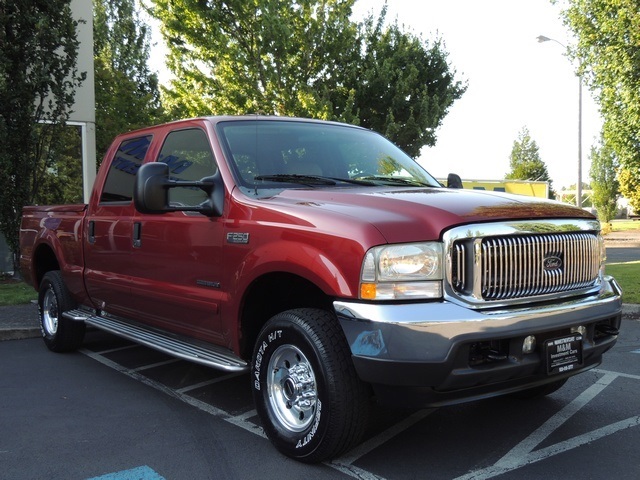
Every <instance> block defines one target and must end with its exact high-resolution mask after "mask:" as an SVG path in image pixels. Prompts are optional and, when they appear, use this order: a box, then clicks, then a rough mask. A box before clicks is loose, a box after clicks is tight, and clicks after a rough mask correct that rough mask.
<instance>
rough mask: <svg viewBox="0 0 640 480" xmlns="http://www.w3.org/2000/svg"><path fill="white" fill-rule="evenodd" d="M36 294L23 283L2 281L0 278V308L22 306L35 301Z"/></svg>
mask: <svg viewBox="0 0 640 480" xmlns="http://www.w3.org/2000/svg"><path fill="white" fill-rule="evenodd" d="M37 298H38V293H37V292H36V291H35V290H34V289H33V287H31V286H30V285H27V284H26V283H24V282H16V281H15V280H12V279H10V280H6V281H5V280H3V278H2V277H1V276H0V307H5V306H7V305H22V304H26V303H29V302H31V301H32V300H36V299H37Z"/></svg>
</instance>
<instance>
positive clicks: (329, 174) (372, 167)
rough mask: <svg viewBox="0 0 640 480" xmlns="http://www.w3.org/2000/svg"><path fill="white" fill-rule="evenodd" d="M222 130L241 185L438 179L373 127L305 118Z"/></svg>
mask: <svg viewBox="0 0 640 480" xmlns="http://www.w3.org/2000/svg"><path fill="white" fill-rule="evenodd" d="M218 133H219V135H220V138H221V140H222V143H223V145H224V147H225V149H226V150H227V157H228V158H229V159H230V162H231V164H232V165H231V167H232V168H233V169H234V170H235V174H236V177H237V180H238V182H239V184H240V186H241V187H244V188H243V190H245V191H247V192H248V193H257V190H258V189H264V188H267V189H273V188H280V189H282V188H290V187H291V186H303V187H310V186H311V187H329V186H331V187H333V186H353V185H361V186H372V185H393V186H413V187H415V186H428V187H439V186H440V184H439V183H438V182H437V181H436V180H435V179H434V178H433V177H431V175H429V174H428V173H427V172H426V171H425V170H424V169H423V168H422V167H421V166H420V165H418V164H417V163H416V162H415V161H414V160H412V159H411V158H410V157H409V156H408V155H407V154H405V153H404V152H403V151H402V150H400V149H399V148H398V147H396V146H395V145H393V144H392V143H391V142H389V141H388V140H386V139H385V138H384V137H382V136H381V135H378V134H376V133H374V132H371V131H369V130H364V129H361V128H356V127H352V126H349V125H340V124H328V123H320V122H306V121H277V120H241V121H229V122H221V123H220V124H219V125H218Z"/></svg>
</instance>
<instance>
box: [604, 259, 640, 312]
mask: <svg viewBox="0 0 640 480" xmlns="http://www.w3.org/2000/svg"><path fill="white" fill-rule="evenodd" d="M639 268H640V262H627V263H612V264H609V265H607V266H606V270H605V271H606V272H607V275H611V276H613V277H614V278H615V279H616V280H617V281H618V283H619V284H620V286H621V287H622V292H623V293H622V301H623V302H624V303H633V304H638V303H640V275H638V269H639Z"/></svg>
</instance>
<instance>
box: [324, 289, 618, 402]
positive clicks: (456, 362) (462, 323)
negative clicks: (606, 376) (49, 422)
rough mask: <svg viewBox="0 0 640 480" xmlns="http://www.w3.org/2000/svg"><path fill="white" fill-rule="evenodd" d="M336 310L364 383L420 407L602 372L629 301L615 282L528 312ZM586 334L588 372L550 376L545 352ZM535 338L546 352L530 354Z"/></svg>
mask: <svg viewBox="0 0 640 480" xmlns="http://www.w3.org/2000/svg"><path fill="white" fill-rule="evenodd" d="M334 308H335V311H336V314H337V316H338V319H339V321H340V324H341V325H342V328H343V330H344V332H345V335H346V337H347V341H348V343H349V346H350V348H351V353H352V358H353V362H354V365H355V368H356V371H357V373H358V375H359V376H360V378H361V379H362V380H364V381H366V382H368V383H370V384H372V385H373V387H374V390H375V391H376V394H377V396H378V398H379V400H381V401H382V402H384V403H392V404H400V405H404V406H412V407H416V406H439V405H445V404H454V403H460V402H464V401H469V400H476V399H480V398H486V397H490V396H495V395H501V394H505V393H510V392H515V391H518V390H524V389H528V388H532V387H535V386H538V385H544V384H546V383H551V382H555V381H558V380H560V379H562V378H566V377H568V376H571V375H575V374H576V373H579V372H582V371H585V370H587V369H590V368H593V367H595V366H597V365H598V364H600V362H601V361H602V354H603V353H604V352H606V351H607V350H609V349H610V348H611V347H612V346H613V345H614V344H615V342H616V340H617V335H616V334H615V333H616V331H617V329H618V328H619V327H620V322H621V313H622V301H621V290H620V287H619V286H618V284H617V283H616V281H615V280H614V279H613V278H611V277H607V278H606V281H605V282H604V284H603V288H602V289H601V290H600V292H599V293H598V295H592V296H588V297H581V298H574V299H571V300H566V299H565V300H563V301H561V302H559V303H553V304H549V303H547V304H540V305H528V306H527V307H526V308H523V307H519V308H508V309H501V310H472V309H469V308H465V307H463V306H460V305H457V304H454V303H450V302H447V301H443V302H437V303H426V302H424V303H422V302H421V303H403V304H388V303H385V304H372V303H358V302H346V301H335V302H334ZM579 326H584V327H586V334H585V335H584V336H583V342H582V358H583V362H582V366H581V367H580V368H579V369H576V370H573V371H571V372H569V373H563V374H559V375H548V374H547V369H546V363H545V360H544V355H543V351H542V348H541V347H540V346H541V345H542V344H543V342H544V340H548V339H552V338H556V337H561V336H565V335H569V334H570V333H571V331H572V328H575V327H579ZM529 335H534V336H535V337H536V340H537V345H538V347H536V349H535V350H534V351H533V352H532V353H523V350H522V345H523V342H524V339H525V337H527V336H529ZM482 352H485V354H486V355H484V356H483V354H482ZM487 352H490V353H487Z"/></svg>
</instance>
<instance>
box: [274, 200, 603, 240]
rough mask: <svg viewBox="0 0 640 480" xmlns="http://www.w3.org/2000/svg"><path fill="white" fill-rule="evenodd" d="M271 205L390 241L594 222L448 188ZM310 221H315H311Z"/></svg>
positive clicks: (539, 205) (572, 212) (558, 208)
mask: <svg viewBox="0 0 640 480" xmlns="http://www.w3.org/2000/svg"><path fill="white" fill-rule="evenodd" d="M271 201H272V202H278V203H279V202H283V203H287V204H289V205H292V204H295V205H297V206H299V207H302V210H299V211H298V212H297V214H298V215H299V217H300V218H301V219H302V218H304V217H306V214H305V210H306V209H308V213H309V215H311V217H309V219H311V218H313V212H314V211H317V209H322V210H324V211H331V212H335V213H338V214H341V215H344V216H348V217H351V221H366V222H368V223H370V224H372V225H373V226H375V227H376V228H377V229H378V230H379V231H380V233H382V235H383V236H384V237H385V238H386V239H387V241H388V242H389V243H401V242H411V241H416V240H436V239H440V238H442V234H443V233H444V232H445V231H446V230H448V229H449V228H452V227H455V226H459V225H464V224H471V223H483V222H499V221H505V220H534V219H535V220H542V219H561V218H583V219H594V218H595V217H594V216H593V215H592V214H590V213H589V212H587V211H585V210H582V209H579V208H576V207H572V206H571V205H567V204H564V203H560V202H556V201H551V200H545V199H540V198H535V197H527V196H523V195H509V194H504V193H497V192H488V191H477V190H463V189H460V190H457V189H456V190H454V189H446V188H416V189H413V188H411V189H407V188H384V189H378V188H375V189H373V188H371V187H368V188H348V189H347V188H345V189H337V188H336V189H316V190H306V189H305V190H299V189H289V190H284V191H282V192H281V193H280V194H278V195H277V196H275V197H272V198H271ZM312 223H313V222H312Z"/></svg>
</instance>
